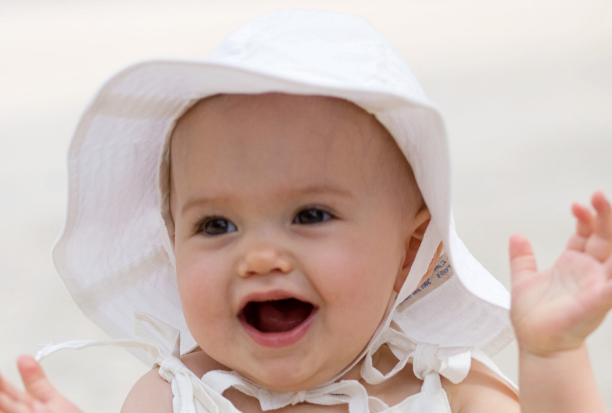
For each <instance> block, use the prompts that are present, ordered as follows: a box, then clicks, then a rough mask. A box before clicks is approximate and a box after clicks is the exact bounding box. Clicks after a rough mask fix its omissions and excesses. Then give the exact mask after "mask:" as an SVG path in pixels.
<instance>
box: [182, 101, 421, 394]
mask: <svg viewBox="0 0 612 413" xmlns="http://www.w3.org/2000/svg"><path fill="white" fill-rule="evenodd" d="M171 163H172V171H171V174H172V176H171V182H172V191H171V208H172V215H173V219H174V221H175V227H176V233H175V236H174V243H175V254H176V270H177V276H178V285H179V293H180V296H181V300H182V306H183V312H184V315H185V318H186V320H187V324H188V326H189V329H190V331H191V333H192V334H193V336H194V338H195V339H196V341H197V342H198V344H199V345H200V347H202V349H203V350H204V352H206V353H207V354H208V355H209V356H211V357H212V358H214V359H215V360H217V361H218V362H220V363H222V364H224V365H225V366H227V367H228V368H230V369H233V370H236V371H238V372H239V373H240V374H242V375H243V376H244V377H246V378H248V379H250V380H252V381H254V382H256V383H258V384H260V385H263V386H265V387H268V388H271V389H274V390H280V391H296V390H302V389H306V388H311V387H314V386H316V385H319V384H322V383H324V382H325V381H327V380H329V379H331V378H332V377H333V376H334V375H336V374H338V373H339V372H340V371H341V370H342V369H343V368H345V367H346V366H347V365H348V364H350V362H351V361H352V360H354V359H355V358H356V357H357V356H358V355H359V354H360V352H361V351H362V350H363V348H364V347H365V346H366V344H367V343H368V341H369V340H370V338H371V337H372V335H373V333H374V331H375V329H376V327H377V326H378V325H379V323H380V322H381V319H382V317H383V315H384V313H385V310H386V307H387V305H388V303H389V301H390V299H391V298H392V296H393V290H394V287H395V288H396V284H398V285H399V284H401V282H402V280H403V277H405V275H406V273H407V271H408V266H409V264H408V263H407V262H408V261H409V260H408V259H407V257H408V256H409V255H411V253H410V252H409V246H410V244H411V240H413V241H414V239H413V238H412V235H413V233H414V232H415V230H416V229H417V228H418V227H422V225H421V224H423V223H424V222H425V221H426V220H427V218H428V213H427V211H426V210H423V209H422V207H421V206H422V200H421V198H420V195H419V194H418V190H416V186H415V184H414V181H413V180H412V179H411V172H410V169H409V167H408V165H407V163H406V161H405V160H404V158H403V156H402V155H401V153H400V152H399V149H397V147H396V146H395V143H394V142H393V141H392V138H391V137H390V136H389V135H388V134H387V132H386V131H385V130H384V128H382V126H381V125H380V124H378V122H376V121H375V119H374V117H373V116H371V115H369V114H367V113H366V112H365V111H363V110H362V109H360V108H358V107H357V106H355V105H353V104H351V103H348V102H345V101H341V100H338V99H333V98H325V97H305V96H293V95H283V94H267V95H254V96H253V95H251V96H246V95H223V96H217V97H213V98H209V99H206V100H204V101H202V102H200V103H198V104H197V105H196V106H195V107H194V108H192V109H191V110H190V111H189V112H188V113H187V114H186V115H185V116H184V117H183V118H182V119H181V120H180V122H179V123H178V125H177V127H176V129H175V131H174V133H173V137H172V146H171Z"/></svg>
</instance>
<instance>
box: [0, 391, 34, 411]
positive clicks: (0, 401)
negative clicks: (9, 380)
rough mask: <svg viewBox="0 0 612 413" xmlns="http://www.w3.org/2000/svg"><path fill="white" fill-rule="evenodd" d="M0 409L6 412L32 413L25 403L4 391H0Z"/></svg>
mask: <svg viewBox="0 0 612 413" xmlns="http://www.w3.org/2000/svg"><path fill="white" fill-rule="evenodd" d="M0 409H1V411H5V412H6V413H32V410H31V409H30V408H29V407H28V406H27V405H26V404H24V403H23V402H21V401H19V400H15V399H13V398H11V397H10V396H9V395H8V394H6V393H0Z"/></svg>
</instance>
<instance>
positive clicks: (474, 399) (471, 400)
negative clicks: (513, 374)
mask: <svg viewBox="0 0 612 413" xmlns="http://www.w3.org/2000/svg"><path fill="white" fill-rule="evenodd" d="M442 387H443V388H444V390H445V391H446V394H447V395H448V400H449V404H450V407H451V411H452V412H453V413H481V412H482V413H484V412H487V413H489V412H500V413H519V412H520V411H521V409H520V405H519V402H518V395H517V394H516V393H515V392H514V390H513V389H512V388H510V386H508V385H507V384H506V383H505V382H504V381H503V380H502V379H501V378H499V377H498V376H497V374H495V373H494V372H493V371H491V370H490V369H489V368H488V367H486V366H485V365H483V364H482V363H480V362H478V361H476V360H472V368H471V369H470V373H469V374H468V375H467V377H466V378H465V379H464V380H463V381H462V382H460V383H457V384H453V383H451V382H450V381H448V380H446V379H444V378H443V379H442Z"/></svg>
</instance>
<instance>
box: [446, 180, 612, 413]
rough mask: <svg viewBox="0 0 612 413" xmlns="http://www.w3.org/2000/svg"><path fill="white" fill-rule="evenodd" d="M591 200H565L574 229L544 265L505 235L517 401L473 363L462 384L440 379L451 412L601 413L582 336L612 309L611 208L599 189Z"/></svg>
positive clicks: (521, 240) (521, 241) (519, 239)
mask: <svg viewBox="0 0 612 413" xmlns="http://www.w3.org/2000/svg"><path fill="white" fill-rule="evenodd" d="M592 203H593V206H594V207H595V210H596V212H597V213H596V215H593V214H592V213H591V212H590V210H589V209H588V208H586V207H583V206H581V205H574V206H573V208H572V210H573V213H574V215H575V216H576V218H577V220H578V224H577V230H576V234H575V235H574V236H572V238H571V239H570V241H569V243H568V246H567V248H566V250H565V251H564V252H563V253H562V254H561V255H560V257H559V258H558V260H557V261H556V262H555V264H554V265H553V267H552V268H550V269H547V270H543V271H538V270H537V267H536V263H535V258H534V256H533V252H532V249H531V245H530V244H529V241H528V240H527V239H526V238H525V237H523V236H522V235H514V236H512V237H511V238H510V265H511V274H512V307H511V310H510V316H511V318H512V324H513V326H514V330H515V332H516V336H517V340H518V345H519V385H520V389H521V390H520V400H519V401H518V402H517V400H516V398H515V397H514V396H513V395H512V393H511V392H509V391H508V389H507V388H506V387H505V386H504V385H503V383H502V382H501V380H500V379H499V378H497V377H496V376H495V375H494V374H493V373H492V372H491V371H489V370H488V369H486V368H485V367H484V366H482V365H480V364H478V363H474V366H473V368H472V371H470V374H469V375H468V377H467V378H466V379H465V380H464V381H463V382H461V383H459V384H458V385H451V384H449V383H447V393H449V399H450V401H451V407H452V408H453V412H455V413H490V412H492V411H495V412H504V413H518V412H519V411H520V412H522V413H535V412H537V413H570V412H572V413H575V412H589V413H605V407H604V404H603V401H602V399H601V396H600V395H599V393H598V391H597V384H596V382H595V378H594V376H593V372H592V370H591V364H590V362H589V358H588V353H587V349H586V345H585V343H584V340H585V338H586V337H587V336H588V335H589V334H590V333H591V332H592V331H593V330H595V328H597V326H599V324H600V323H601V322H602V321H603V319H604V317H605V316H606V313H607V312H608V311H609V310H610V308H611V307H612V208H611V207H610V204H609V202H608V201H607V200H606V198H605V197H604V195H603V194H602V193H601V192H597V193H595V194H594V195H593V199H592Z"/></svg>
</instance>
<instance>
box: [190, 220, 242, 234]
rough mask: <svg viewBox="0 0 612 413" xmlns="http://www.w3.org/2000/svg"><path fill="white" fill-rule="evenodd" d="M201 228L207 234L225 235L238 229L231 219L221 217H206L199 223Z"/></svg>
mask: <svg viewBox="0 0 612 413" xmlns="http://www.w3.org/2000/svg"><path fill="white" fill-rule="evenodd" d="M199 229H200V231H201V232H204V233H205V234H206V235H223V234H227V233H228V232H235V231H237V230H238V229H237V228H236V225H234V224H233V223H232V222H231V221H228V220H227V219H225V218H220V217H209V218H204V219H203V220H202V223H201V224H200V225H199Z"/></svg>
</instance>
